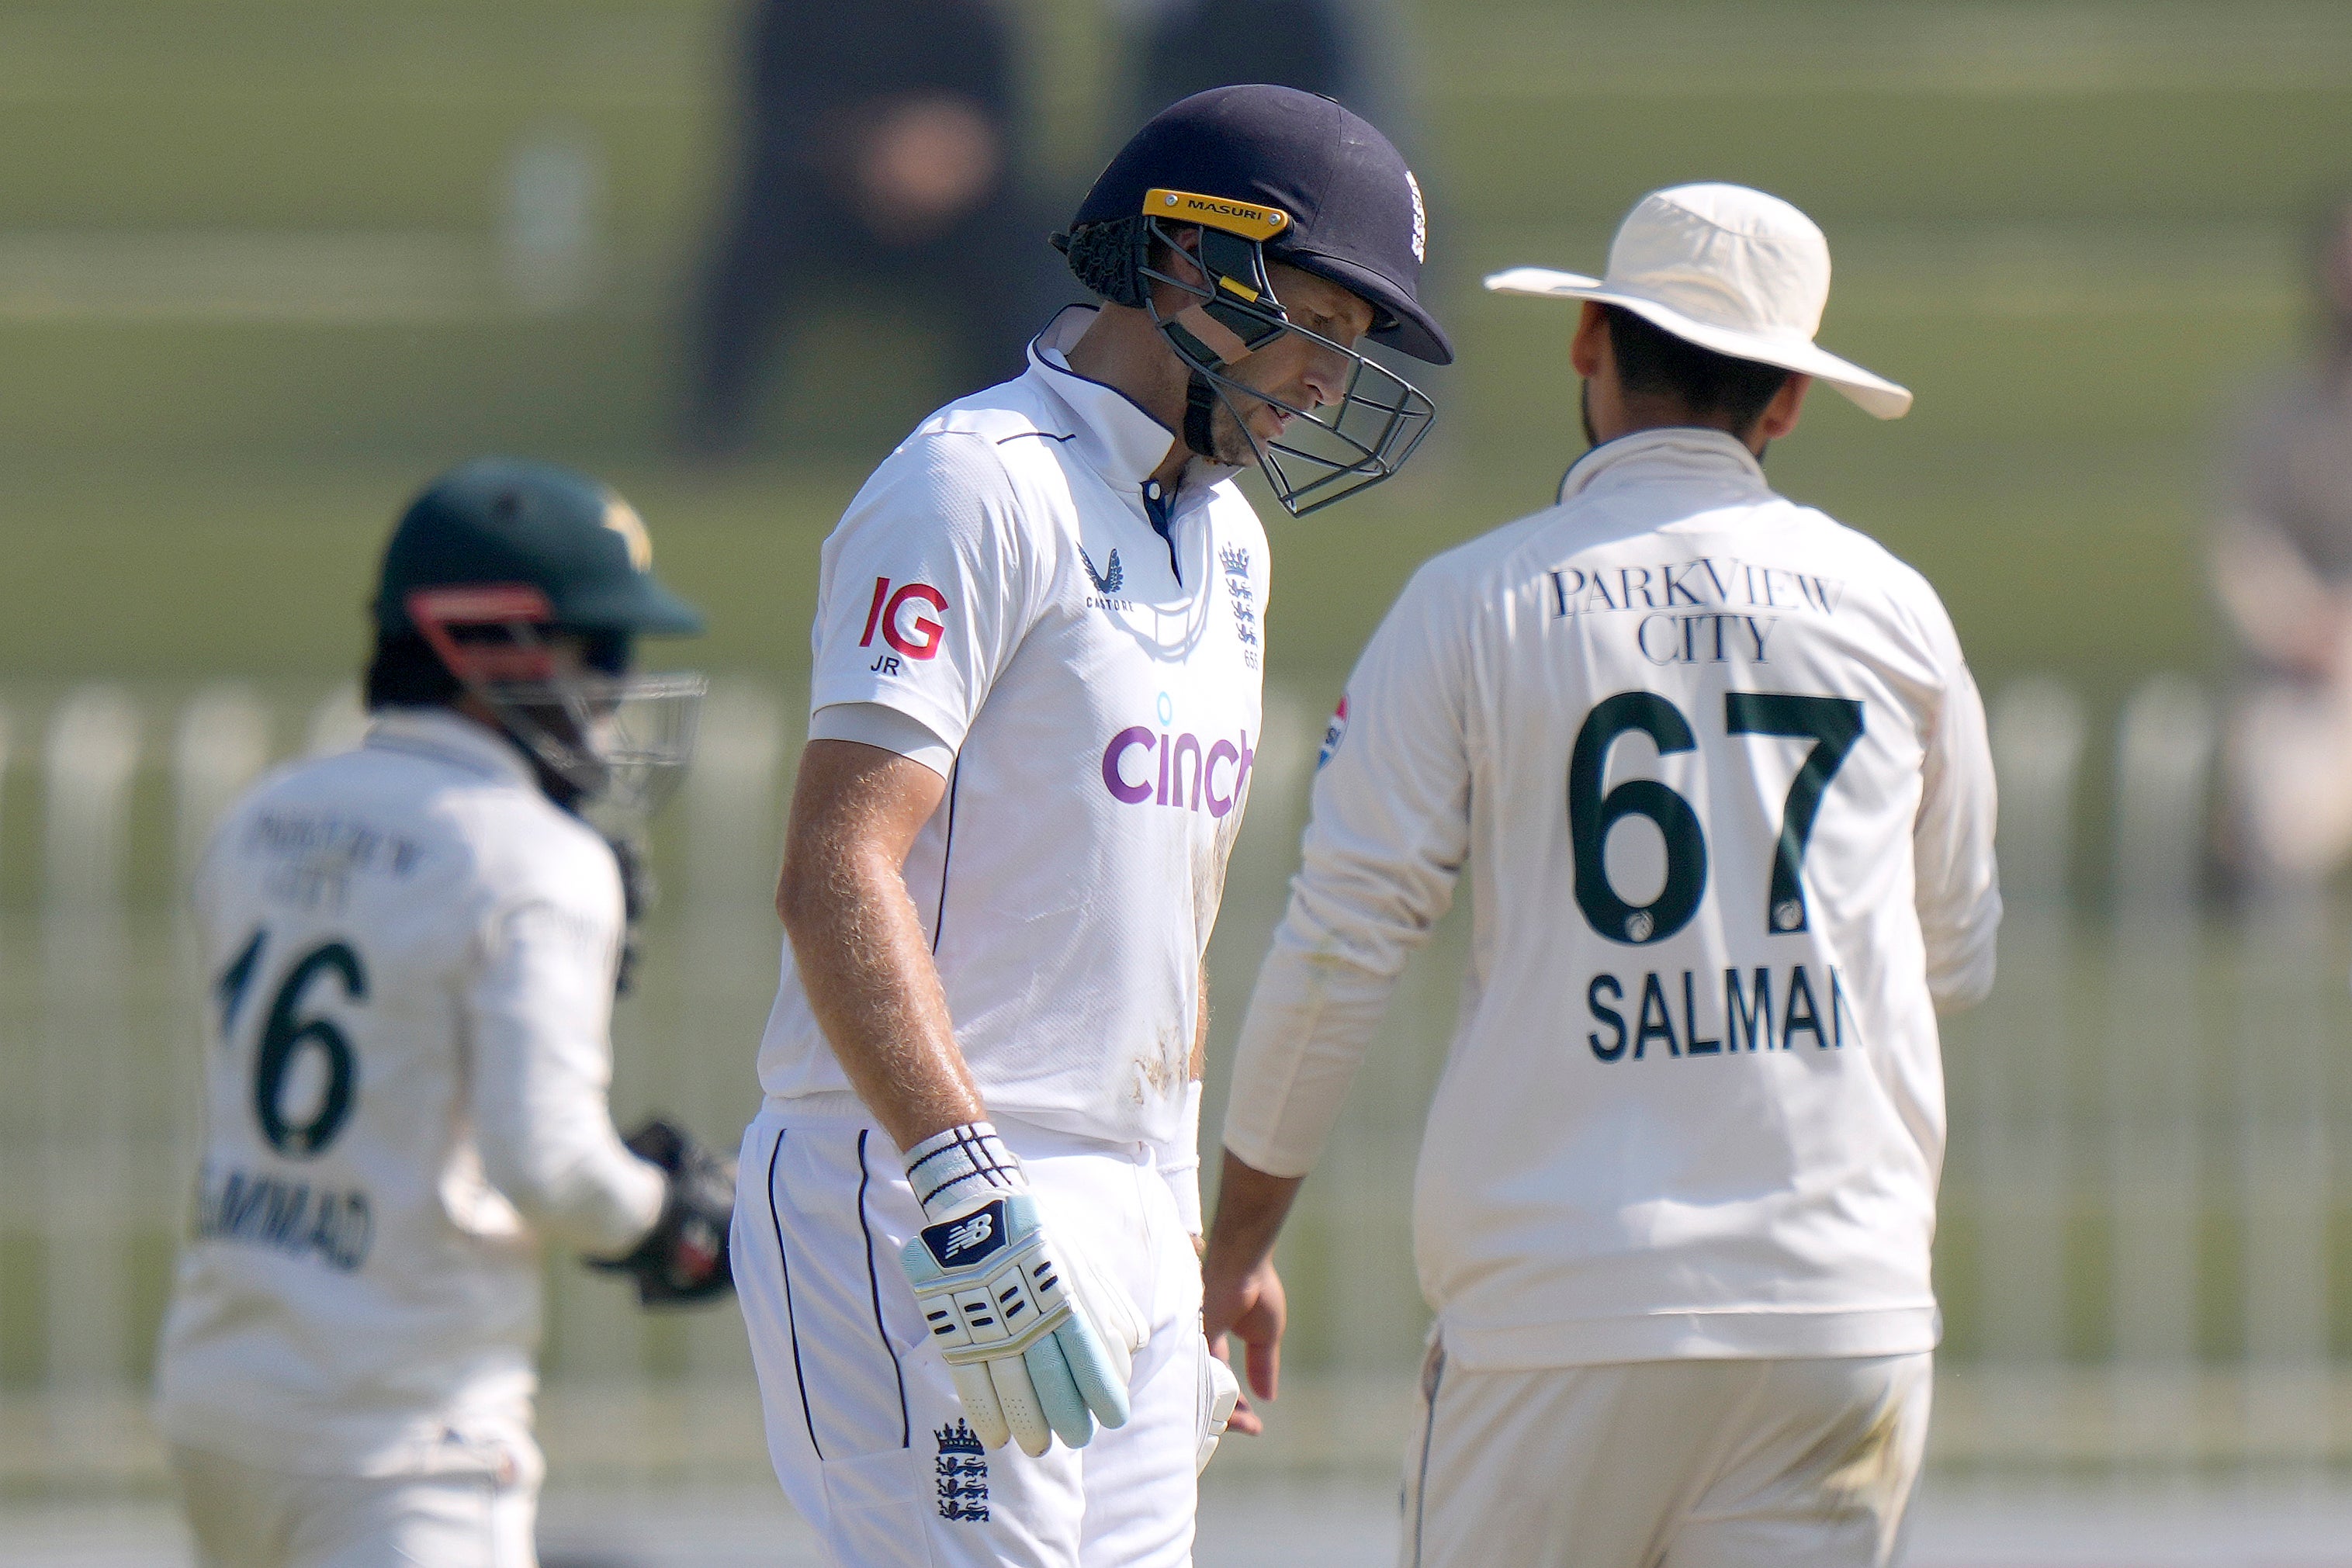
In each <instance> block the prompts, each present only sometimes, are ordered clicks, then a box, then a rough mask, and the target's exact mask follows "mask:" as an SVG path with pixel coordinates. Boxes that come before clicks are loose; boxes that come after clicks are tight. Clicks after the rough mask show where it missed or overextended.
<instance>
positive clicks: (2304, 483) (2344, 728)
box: [2211, 200, 2352, 894]
mask: <svg viewBox="0 0 2352 1568" xmlns="http://www.w3.org/2000/svg"><path fill="white" fill-rule="evenodd" d="M2315 240H2316V243H2315V246H2314V247H2313V249H2314V253H2315V254H2314V259H2315V262H2316V263H2317V267H2316V271H2317V275H2318V277H2317V281H2318V285H2319V303H2320V306H2321V314H2322V320H2321V341H2320V343H2319V345H2318V352H2317V353H2316V354H2315V356H2314V357H2313V359H2312V360H2311V361H2310V362H2309V363H2307V364H2305V366H2303V367H2301V368H2300V369H2299V370H2297V371H2295V372H2294V373H2293V374H2291V375H2289V376H2286V377H2284V378H2282V379H2281V380H2280V381H2279V382H2277V383H2275V384H2273V386H2271V387H2270V388H2268V389H2266V390H2265V391H2264V392H2263V394H2262V395H2261V396H2260V397H2259V398H2257V399H2256V400H2255V401H2254V402H2253V403H2252V407H2251V410H2250V413H2249V415H2248V417H2246V418H2245V419H2244V421H2243V422H2242V424H2241V426H2240V428H2239V430H2238V432H2237V434H2236V437H2235V440H2234V442H2233V444H2232V446H2231V450H2230V452H2229V454H2228V457H2227V461H2226V463H2225V465H2224V467H2223V470H2222V482H2223V491H2222V500H2223V506H2222V509H2221V515H2220V517H2219V520H2218V521H2217V522H2216V524H2215V525H2214V528H2213V533H2212V540H2211V550H2212V567H2213V578H2214V583H2215V587H2216V590H2217V591H2218V594H2219V597H2220V600H2221V607H2222V610H2223V612H2225V614H2226V616H2227V618H2228V620H2229V622H2230V624H2231V627H2232V629H2233V630H2234V631H2235V632H2236V633H2237V636H2238V639H2239V641H2240V643H2241V644H2242V649H2243V653H2244V655H2245V657H2244V668H2243V682H2242V690H2241V692H2240V695H2239V700H2238V703H2237V707H2236V712H2235V714H2234V715H2233V716H2232V721H2231V732H2230V738H2229V745H2228V748H2227V754H2226V760H2225V767H2226V769H2227V774H2228V779H2227V788H2228V800H2229V821H2228V826H2229V830H2230V831H2229V841H2228V852H2229V855H2230V858H2231V862H2233V863H2232V865H2231V869H2232V870H2233V871H2234V872H2235V873H2237V875H2238V876H2239V878H2240V879H2241V881H2242V883H2244V884H2245V888H2246V891H2248V892H2249V893H2252V894H2264V893H2277V892H2283V891H2294V890H2306V891H2307V890H2308V889H2310V888H2311V887H2313V886H2315V884H2316V883H2318V882H2319V881H2320V880H2321V879H2323V878H2325V877H2326V876H2327V875H2328V874H2329V873H2331V872H2333V871H2334V870H2335V869H2336V867H2337V866H2339V865H2340V864H2341V863H2342V862H2344V860H2345V858H2346V857H2347V854H2352V200H2347V201H2341V202H2338V203H2337V204H2336V206H2335V207H2333V208H2332V209H2331V210H2330V211H2329V212H2328V214H2326V219H2325V221H2324V222H2323V223H2322V224H2321V225H2319V227H2318V230H2317V232H2316V234H2315Z"/></svg>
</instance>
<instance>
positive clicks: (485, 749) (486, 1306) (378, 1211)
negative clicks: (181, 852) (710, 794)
mask: <svg viewBox="0 0 2352 1568" xmlns="http://www.w3.org/2000/svg"><path fill="white" fill-rule="evenodd" d="M195 909H196V919H197V925H198V928H199V931H200V934H201V937H202V942H203V950H204V955H205V974H206V976H207V977H208V992H207V996H206V998H205V1017H206V1019H207V1025H208V1028H207V1034H208V1043H207V1046H206V1050H205V1120H206V1127H205V1144H204V1165H203V1169H202V1171H201V1172H200V1174H199V1177H198V1182H197V1191H196V1195H195V1204H194V1222H193V1224H192V1226H191V1229H190V1235H189V1237H188V1239H187V1240H186V1242H185V1244H184V1247H183V1248H182V1249H181V1253H180V1260H179V1271H178V1278H177V1281H176V1282H175V1284H174V1287H173V1298H172V1305H171V1310H170V1312H169V1314H168V1315H167V1317H166V1319H165V1322H164V1325H163V1347H162V1356H161V1364H160V1367H159V1370H158V1374H157V1383H158V1391H157V1402H158V1409H157V1416H158V1423H159V1425H160V1426H161V1427H163V1432H164V1434H165V1436H167V1437H170V1438H172V1439H173V1441H175V1442H180V1443H185V1444H189V1445H192V1446H194V1447H196V1448H208V1449H215V1450H218V1451H220V1452H223V1453H226V1454H228V1455H230V1456H232V1457H234V1458H240V1459H243V1460H245V1461H247V1462H248V1463H251V1464H256V1465H260V1466H263V1467H266V1468H268V1469H280V1470H292V1471H299V1472H307V1473H313V1474H339V1475H391V1474H403V1473H419V1472H426V1471H432V1470H438V1469H476V1468H479V1467H480V1466H481V1465H482V1464H483V1463H484V1462H485V1459H484V1449H483V1446H482V1445H483V1443H484V1442H485V1441H486V1440H487V1439H492V1438H504V1439H508V1440H513V1439H516V1438H520V1439H521V1440H523V1441H525V1442H527V1441H528V1438H529V1431H530V1398H531V1394H532V1391H533V1388H534V1385H535V1382H536V1377H535V1374H534V1371H533V1367H532V1358H533V1354H534V1352H535V1350H536V1347H537V1344H538V1340H539V1319H540V1254H539V1244H538V1240H537V1239H536V1238H537V1237H538V1236H539V1235H542V1234H544V1235H552V1236H555V1237H558V1238H560V1239H564V1240H566V1241H570V1242H572V1243H573V1244H575V1245H577V1246H579V1247H580V1248H582V1249H583V1250H586V1251H588V1252H590V1253H592V1254H598V1255H606V1256H610V1255H615V1254H619V1253H623V1252H626V1251H627V1250H629V1249H631V1248H632V1247H633V1246H635V1243H636V1242H637V1241H638V1240H639V1239H642V1238H643V1237H644V1235H645V1233H646V1231H647V1230H648V1229H650V1228H652V1226H653V1223H654V1221H655V1219H656V1218H657V1217H658V1216H659V1214H660V1212H661V1206H662V1201H663V1194H664V1188H665V1182H664V1178H663V1176H662V1175H661V1173H660V1172H659V1171H658V1170H657V1169H656V1168H655V1167H654V1166H650V1165H648V1164H646V1163H645V1162H644V1161H641V1160H639V1159H637V1158H636V1157H635V1155H632V1154H630V1153H629V1152H628V1150H627V1149H626V1148H625V1147H623V1146H622V1145H621V1142H620V1140H619V1138H618V1137H617V1136H616V1135H615V1134H614V1131H613V1124H612V1121H611V1119H610V1114H609V1113H608V1111H607V1109H606V1102H605V1090H606V1087H607V1085H608V1083H609V1082H610V1080H611V1068H612V1051H611V1045H610V1040H609V1036H608V1034H607V1026H608V1023H609V1021H610V1018H611V1012H612V1005H613V974H614V965H615V964H616V962H617V961H618V956H619V949H620V939H621V932H622V918H623V916H622V899H621V881H620V873H619V870H618V868H617V867H616V865H615V864H614V859H613V853H612V851H611V850H610V849H608V848H607V847H606V846H605V844H604V841H603V840H602V839H600V838H598V837H597V835H596V834H595V833H594V832H593V831H591V830H590V829H589V828H588V827H587V826H586V825H585V824H583V822H581V821H579V820H578V819H577V818H574V817H572V816H571V815H569V814H567V813H566V812H564V811H562V810H559V809H557V807H556V806H555V805H554V804H553V803H552V802H551V801H550V800H548V799H547V797H546V796H545V795H543V794H542V793H541V791H540V789H539V788H538V787H537V785H536V784H535V783H534V782H533V781H532V776H531V773H530V767H529V765H528V764H527V763H526V761H525V760H524V758H523V757H522V754H521V753H520V751H518V750H516V749H515V747H512V746H511V745H509V743H508V742H507V741H505V740H504V739H502V738H500V737H497V736H494V735H492V734H491V733H490V732H489V731H488V730H487V729H484V728H482V727H479V726H477V725H475V724H474V723H472V722H471V721H469V720H467V719H465V718H461V717H459V716H456V715H454V714H450V713H446V712H442V711H439V710H424V709H418V710H393V711H388V712H385V713H383V714H382V715H380V716H378V717H377V719H376V721H375V723H374V725H373V727H372V728H371V729H370V730H369V732H368V737H367V741H366V743H365V744H364V745H362V747H359V748H358V749H356V750H353V751H349V752H345V753H343V754H341V755H340V756H335V757H330V758H323V759H320V760H318V761H312V762H305V763H301V764H298V765H296V766H295V767H293V768H289V769H287V770H285V771H282V772H280V773H278V774H277V775H275V776H274V777H272V778H270V779H265V780H263V781H262V782H261V783H260V784H259V785H257V786H256V787H255V789H253V790H252V791H251V792H250V793H248V794H247V796H246V797H245V798H244V799H243V800H240V801H239V802H238V803H237V804H236V806H235V807H234V808H233V809H232V810H230V811H229V813H228V815H227V816H226V819H225V820H224V821H222V823H221V825H220V827H219V829H218V830H217V831H215V834H214V837H213V841H212V843H211V845H210V846H209V848H208V849H207V850H206V852H205V859H204V862H203V864H202V866H201V868H200V869H199V871H198V873H197V878H196V888H195Z"/></svg>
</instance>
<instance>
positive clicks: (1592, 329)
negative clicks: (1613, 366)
mask: <svg viewBox="0 0 2352 1568" xmlns="http://www.w3.org/2000/svg"><path fill="white" fill-rule="evenodd" d="M1615 357H1616V356H1615V354H1614V353H1613V352H1612V349H1611V346H1610V342H1609V313H1608V311H1606V310H1604V309H1602V308H1601V302H1600V301H1599V300H1597V299H1588V300H1586V301H1585V302H1584V308H1583V309H1581V310H1580V311H1579V312H1578V313H1577V318H1576V336H1574V337H1573V338H1570V340H1569V341H1568V362H1569V363H1570V365H1572V366H1574V367H1575V369H1576V373H1577V374H1578V375H1580V376H1582V377H1583V378H1584V379H1585V380H1586V381H1591V380H1592V379H1593V378H1594V377H1595V376H1597V375H1599V374H1600V373H1601V366H1602V365H1603V364H1605V363H1609V362H1612V361H1614V359H1615Z"/></svg>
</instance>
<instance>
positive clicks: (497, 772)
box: [365, 707, 539, 789]
mask: <svg viewBox="0 0 2352 1568" xmlns="http://www.w3.org/2000/svg"><path fill="white" fill-rule="evenodd" d="M365 744H366V745H368V746H369V747H374V748H377V749H381V750H384V751H402V752H406V753H408V754H409V755H411V756H424V757H430V758H434V759H435V760H436V761H440V762H446V763H449V764H451V765H452V766H455V767H458V768H465V769H466V770H467V772H469V773H479V774H482V775H484V776H486V777H488V778H491V779H504V780H506V781H507V782H509V783H512V784H528V785H530V786H531V787H532V788H533V789H537V788H538V786H539V779H538V776H537V775H536V774H534V773H533V772H532V771H531V766H530V758H526V757H525V756H523V754H522V749H521V747H518V746H516V745H515V743H514V742H513V741H511V740H509V739H508V738H507V737H505V736H503V735H499V734H498V733H496V732H495V731H492V730H489V729H487V728H485V727H482V726H481V725H478V724H477V723H475V722H474V721H473V720H472V719H470V718H467V717H466V716H464V715H462V714H457V713H452V712H451V711H449V710H448V709H447V708H443V707H387V708H378V709H377V710H376V712H375V716H374V718H373V721H372V722H371V723H370V724H369V725H368V732H367V740H366V742H365Z"/></svg>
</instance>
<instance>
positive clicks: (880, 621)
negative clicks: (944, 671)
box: [857, 577, 948, 675]
mask: <svg viewBox="0 0 2352 1568" xmlns="http://www.w3.org/2000/svg"><path fill="white" fill-rule="evenodd" d="M947 612H948V596H947V595H946V594H944V593H941V592H940V591H939V590H938V589H936V588H933V587H932V586H931V585H930V584H929V583H928V582H906V583H900V584H899V585H898V587H897V588H896V589H893V588H892V587H891V585H890V580H889V579H888V578H887V577H877V578H876V579H875V580H874V599H873V601H872V602H871V603H869V604H868V605H866V631H865V632H864V634H863V635H861V636H860V637H859V638H858V639H857V645H858V646H859V647H861V648H869V647H872V646H873V645H874V637H875V634H876V633H877V632H879V633H881V637H882V641H883V642H884V643H887V644H888V645H889V646H890V647H891V648H892V649H894V650H896V651H897V653H901V654H904V655H905V656H906V657H908V658H909V659H918V660H920V659H936V658H938V657H939V656H940V642H941V640H942V639H943V638H944V637H945V636H946V635H947V623H946V621H945V619H944V618H945V616H946V615H947ZM873 669H874V672H875V673H876V674H887V675H895V674H898V673H899V672H898V659H897V658H896V657H894V656H892V655H891V654H889V653H885V654H883V655H882V656H881V657H880V658H878V659H877V660H876V661H875V662H874V664H873Z"/></svg>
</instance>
